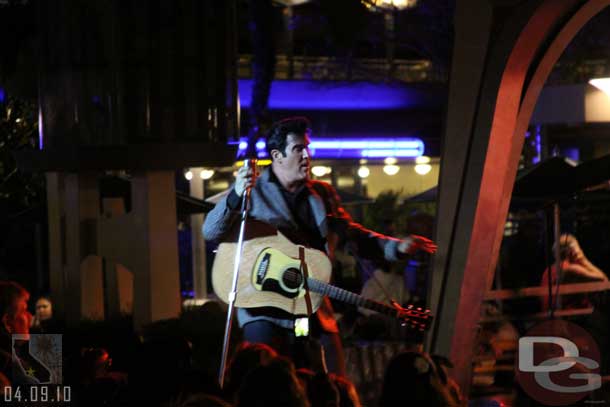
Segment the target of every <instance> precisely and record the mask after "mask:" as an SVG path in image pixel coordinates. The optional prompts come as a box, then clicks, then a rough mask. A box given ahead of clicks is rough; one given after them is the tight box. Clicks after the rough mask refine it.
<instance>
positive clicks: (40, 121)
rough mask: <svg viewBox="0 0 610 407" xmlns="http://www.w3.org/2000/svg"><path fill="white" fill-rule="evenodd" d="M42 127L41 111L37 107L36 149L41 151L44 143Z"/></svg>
mask: <svg viewBox="0 0 610 407" xmlns="http://www.w3.org/2000/svg"><path fill="white" fill-rule="evenodd" d="M42 129H43V125H42V109H41V108H40V107H38V149H39V150H42V144H43V141H44V134H43V130H42Z"/></svg>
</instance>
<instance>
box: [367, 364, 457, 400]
mask: <svg viewBox="0 0 610 407" xmlns="http://www.w3.org/2000/svg"><path fill="white" fill-rule="evenodd" d="M440 371H441V368H440V367H439V366H437V364H436V363H435V362H434V360H432V358H430V356H428V355H427V354H425V353H420V352H405V353H402V354H400V355H397V356H396V357H394V359H392V360H391V361H390V363H389V365H388V368H387V370H386V373H385V377H384V381H383V389H382V393H381V400H380V403H379V406H380V407H389V406H396V405H399V404H400V403H404V400H405V397H408V400H409V402H410V403H412V404H413V405H417V406H419V405H425V406H430V407H435V406H445V407H446V406H450V407H452V406H459V405H460V400H456V399H455V397H454V396H453V395H452V394H451V393H452V392H451V389H450V387H449V384H448V381H447V376H446V374H445V373H441V372H440Z"/></svg>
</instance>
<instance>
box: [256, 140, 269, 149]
mask: <svg viewBox="0 0 610 407" xmlns="http://www.w3.org/2000/svg"><path fill="white" fill-rule="evenodd" d="M265 147H267V143H265V141H264V140H259V141H257V142H256V149H257V150H264V149H265Z"/></svg>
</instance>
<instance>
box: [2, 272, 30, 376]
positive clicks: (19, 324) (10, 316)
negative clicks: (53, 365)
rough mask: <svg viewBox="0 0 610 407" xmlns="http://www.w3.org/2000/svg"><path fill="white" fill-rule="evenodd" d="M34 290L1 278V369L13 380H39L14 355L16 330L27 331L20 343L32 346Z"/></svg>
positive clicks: (22, 333) (17, 331)
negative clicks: (31, 291)
mask: <svg viewBox="0 0 610 407" xmlns="http://www.w3.org/2000/svg"><path fill="white" fill-rule="evenodd" d="M29 299H30V293H29V292H28V291H27V290H26V289H25V288H23V287H22V286H21V285H19V284H18V283H16V282H14V281H0V317H1V318H2V322H1V323H0V373H2V374H4V376H6V377H7V378H10V380H11V381H12V382H13V384H36V383H38V381H37V380H36V379H34V378H32V377H30V376H28V375H27V374H26V373H25V368H27V366H25V367H24V366H23V364H22V363H21V361H20V360H19V359H18V358H16V357H13V338H12V335H13V334H21V335H24V337H23V339H22V340H20V342H19V343H20V346H29V335H30V325H31V323H32V314H30V313H29V312H28V300H29Z"/></svg>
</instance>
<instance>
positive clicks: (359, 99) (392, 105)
mask: <svg viewBox="0 0 610 407" xmlns="http://www.w3.org/2000/svg"><path fill="white" fill-rule="evenodd" d="M238 83H239V103H240V106H241V107H242V108H245V109H247V108H249V107H250V102H251V101H252V83H253V81H252V79H240V80H239V81H238ZM268 103H269V108H270V109H295V110H302V109H310V110H383V109H410V108H438V107H440V106H441V105H442V103H443V94H442V90H440V91H439V90H438V89H435V88H426V89H424V88H422V87H421V86H417V87H416V86H413V85H405V84H403V85H398V84H385V83H370V82H334V81H329V82H320V81H305V80H303V81H292V80H291V81H288V80H284V81H279V80H278V81H273V83H272V84H271V93H270V95H269V102H268Z"/></svg>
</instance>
